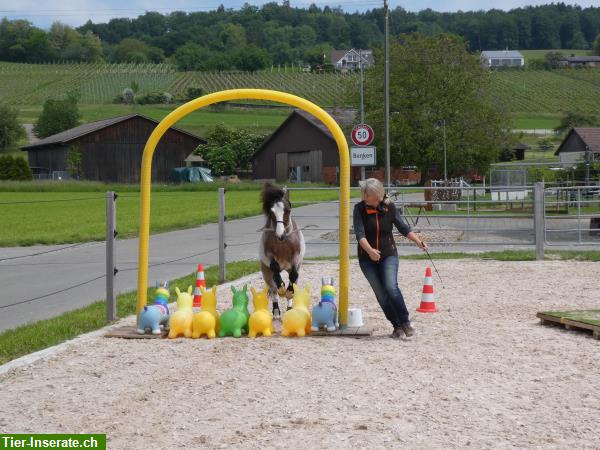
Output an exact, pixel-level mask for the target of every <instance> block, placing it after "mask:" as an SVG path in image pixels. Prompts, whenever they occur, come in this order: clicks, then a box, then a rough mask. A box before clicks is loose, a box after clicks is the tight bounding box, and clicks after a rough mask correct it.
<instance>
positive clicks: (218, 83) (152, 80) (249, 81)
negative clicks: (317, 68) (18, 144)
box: [0, 62, 357, 106]
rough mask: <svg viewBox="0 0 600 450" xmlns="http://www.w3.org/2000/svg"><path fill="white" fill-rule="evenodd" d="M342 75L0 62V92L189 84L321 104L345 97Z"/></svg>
mask: <svg viewBox="0 0 600 450" xmlns="http://www.w3.org/2000/svg"><path fill="white" fill-rule="evenodd" d="M345 81H349V82H356V81H357V79H356V77H355V76H353V75H350V76H348V75H343V74H333V73H327V74H312V73H303V72H283V73H279V72H277V70H275V71H274V72H273V73H271V72H268V71H263V72H255V73H246V72H176V71H175V70H174V68H173V66H170V65H168V64H19V63H7V62H0V97H1V98H2V99H4V100H5V101H7V102H9V103H11V104H15V105H35V104H42V103H43V102H44V100H45V99H46V98H47V97H49V96H52V95H57V94H58V95H60V94H64V93H66V92H68V91H69V90H74V89H77V90H79V92H80V93H81V103H83V104H108V103H112V102H113V100H114V98H115V97H116V96H117V95H119V94H121V93H122V92H123V89H125V88H127V87H131V85H132V82H136V83H137V84H138V86H139V92H140V93H147V92H169V93H170V94H171V95H173V96H175V97H178V96H182V95H184V94H185V91H186V89H187V88H188V87H201V88H203V89H204V91H205V92H207V93H209V92H215V91H220V90H225V89H232V88H264V89H274V90H280V91H287V92H291V93H293V94H296V95H299V96H301V97H304V98H307V99H308V100H311V101H313V102H315V103H317V104H319V105H322V106H335V105H340V104H343V102H344V95H343V93H344V87H345V85H346V83H345Z"/></svg>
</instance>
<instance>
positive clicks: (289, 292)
mask: <svg viewBox="0 0 600 450" xmlns="http://www.w3.org/2000/svg"><path fill="white" fill-rule="evenodd" d="M298 277H299V274H298V269H297V268H296V266H292V270H290V282H289V283H288V287H287V289H286V291H285V296H286V297H287V298H288V308H287V309H292V307H293V306H294V301H293V299H294V283H296V282H297V281H298Z"/></svg>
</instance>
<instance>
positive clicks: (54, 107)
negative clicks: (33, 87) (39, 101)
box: [33, 95, 81, 139]
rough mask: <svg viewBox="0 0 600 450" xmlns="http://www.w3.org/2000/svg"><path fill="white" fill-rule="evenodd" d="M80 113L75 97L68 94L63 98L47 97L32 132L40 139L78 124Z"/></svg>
mask: <svg viewBox="0 0 600 450" xmlns="http://www.w3.org/2000/svg"><path fill="white" fill-rule="evenodd" d="M80 118H81V114H80V112H79V108H78V106H77V97H76V96H74V95H69V96H68V97H67V98H65V99H60V100H57V99H48V100H46V101H45V102H44V108H43V110H42V113H41V114H40V116H39V117H38V120H37V122H36V123H35V125H34V126H33V132H34V133H35V135H36V136H37V137H39V138H40V139H42V138H45V137H48V136H51V135H53V134H56V133H60V132H61V131H65V130H68V129H69V128H73V127H76V126H77V125H79V119H80Z"/></svg>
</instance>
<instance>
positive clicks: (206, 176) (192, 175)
mask: <svg viewBox="0 0 600 450" xmlns="http://www.w3.org/2000/svg"><path fill="white" fill-rule="evenodd" d="M169 181H171V182H172V183H203V182H204V183H210V182H212V181H213V177H212V176H211V175H210V169H207V168H206V167H176V168H174V169H173V170H172V171H171V174H170V175H169Z"/></svg>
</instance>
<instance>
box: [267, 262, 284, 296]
mask: <svg viewBox="0 0 600 450" xmlns="http://www.w3.org/2000/svg"><path fill="white" fill-rule="evenodd" d="M269 268H270V269H271V272H273V282H274V283H275V286H277V293H278V294H279V296H280V297H283V296H284V295H285V283H284V282H283V279H282V278H281V267H280V266H279V263H278V262H277V261H275V258H271V265H270V266H269Z"/></svg>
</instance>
